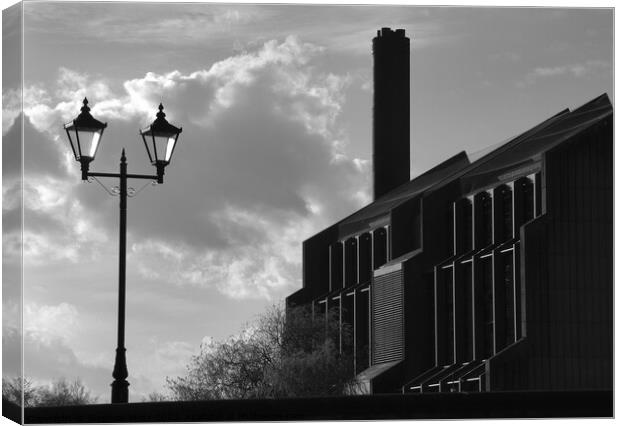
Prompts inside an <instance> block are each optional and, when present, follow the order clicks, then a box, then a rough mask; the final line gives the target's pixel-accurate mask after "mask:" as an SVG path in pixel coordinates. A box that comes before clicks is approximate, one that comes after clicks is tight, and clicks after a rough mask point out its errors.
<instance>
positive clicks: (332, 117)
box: [24, 37, 369, 299]
mask: <svg viewBox="0 0 620 426" xmlns="http://www.w3.org/2000/svg"><path fill="white" fill-rule="evenodd" d="M323 52H324V49H323V48H322V47H320V46H316V45H313V44H310V43H304V42H302V41H300V40H299V39H298V38H296V37H288V38H286V39H285V40H284V41H283V42H277V41H275V40H272V41H268V42H266V43H265V44H264V45H263V46H262V47H261V48H259V49H257V50H256V51H254V52H246V53H243V54H239V55H236V56H233V57H230V58H227V59H224V60H222V61H220V62H217V63H215V64H213V65H212V66H211V67H210V68H209V69H208V70H199V71H195V72H192V73H188V74H183V73H181V72H179V71H171V72H169V73H166V74H156V73H147V74H146V75H145V76H144V77H142V78H135V79H132V80H129V81H126V82H125V83H124V84H123V86H122V90H119V89H118V88H112V87H110V86H109V85H108V84H107V83H106V82H105V81H103V80H98V79H96V78H93V77H91V76H88V75H86V74H79V73H76V72H75V71H72V70H68V69H64V68H62V69H60V71H59V75H58V79H57V85H56V87H55V88H49V89H42V88H39V87H31V88H28V89H27V93H28V96H25V113H26V116H27V117H28V118H29V120H30V122H32V124H33V125H34V127H35V128H36V130H37V131H40V132H43V133H45V134H47V135H50V136H51V137H52V139H55V140H56V141H58V139H59V138H61V135H59V134H58V130H59V126H58V122H59V121H61V119H64V120H65V121H66V120H68V119H69V118H70V117H71V114H75V111H77V110H78V109H79V102H80V101H81V99H82V98H83V97H85V96H87V97H88V98H89V100H90V101H91V102H90V104H91V106H92V113H93V115H95V116H96V117H98V118H99V119H102V120H110V122H112V121H114V120H121V119H122V121H121V122H128V121H130V120H131V121H136V120H145V119H147V117H148V116H149V115H152V111H153V105H156V104H157V103H158V102H159V100H161V99H164V100H165V105H166V111H167V112H168V113H169V117H168V118H170V120H171V121H172V122H174V123H182V124H184V125H185V127H184V133H183V134H182V141H181V142H180V143H181V144H183V145H180V149H179V150H178V152H177V156H178V159H177V158H175V160H174V161H175V164H174V167H183V168H184V169H186V170H193V171H195V172H194V174H193V175H191V176H186V179H184V180H182V181H178V180H177V181H175V180H174V179H171V180H170V183H169V184H168V185H170V186H174V185H181V184H182V185H183V187H182V190H181V191H179V190H176V191H174V193H173V194H171V195H172V197H173V199H171V200H170V207H169V208H168V209H164V210H161V209H158V210H157V211H152V210H150V211H149V213H148V214H146V211H145V212H144V213H143V212H142V210H141V209H143V207H141V206H142V205H143V204H142V203H138V204H136V208H137V209H138V210H137V211H136V213H135V214H136V216H137V217H146V218H148V219H147V220H146V221H144V220H141V221H138V222H137V223H136V225H133V226H132V228H131V230H132V232H135V233H136V235H142V237H141V238H137V239H136V241H138V242H137V243H136V244H134V245H133V255H134V256H136V257H137V258H138V259H139V262H138V265H139V266H138V270H139V271H140V272H141V274H142V276H143V277H145V278H149V279H163V280H166V281H169V282H174V283H176V284H178V285H191V286H199V287H200V286H204V287H209V288H217V289H218V290H219V291H220V292H221V293H222V294H225V295H226V296H229V297H233V298H246V297H251V298H254V297H260V298H267V299H269V298H272V297H274V296H276V295H277V296H278V297H280V296H282V295H284V294H285V293H286V291H290V290H291V289H294V288H296V287H298V286H299V285H300V278H299V277H300V275H301V273H300V272H301V263H300V262H301V242H302V241H303V240H304V239H305V238H307V237H309V236H310V235H312V233H314V232H316V231H318V230H319V229H321V227H323V226H325V224H326V223H327V221H329V220H334V219H337V218H339V217H342V216H344V215H345V214H347V213H349V212H350V211H353V210H354V209H355V208H358V207H360V206H361V204H363V203H364V202H367V201H368V200H369V196H368V193H369V191H368V188H369V182H368V181H367V179H366V177H365V174H367V173H368V161H367V160H361V159H349V158H348V157H347V156H346V155H345V154H344V152H343V151H342V147H343V146H346V143H347V141H346V140H347V135H346V133H344V132H343V130H342V128H341V126H340V125H339V121H338V120H339V114H340V111H341V109H342V105H343V103H344V101H345V97H344V92H345V89H346V87H347V86H348V85H349V84H350V81H351V78H350V77H349V76H347V75H336V74H333V73H328V74H322V73H320V72H317V71H316V69H315V68H314V67H313V60H314V58H317V57H320V55H322V54H323ZM35 99H37V100H38V102H35ZM202 138H207V140H211V141H213V142H211V143H210V144H209V145H205V144H204V142H202V141H201V139H202ZM171 167H172V166H171ZM73 168H76V167H75V165H73ZM188 177H189V178H190V179H187V178H188ZM63 178H64V177H63ZM72 178H73V177H72ZM181 179H183V177H181ZM76 181H77V179H76ZM202 182H208V183H209V186H207V187H205V186H203V184H202ZM56 188H58V189H56ZM66 189H67V188H66V185H65V186H63V185H61V184H60V183H59V182H55V181H54V180H49V179H47V180H46V179H44V178H41V179H39V178H37V177H36V176H34V177H33V178H32V179H29V180H27V184H26V187H25V191H26V193H27V194H28V197H26V199H27V200H28V201H27V204H26V209H27V211H28V212H32V214H33V215H36V214H39V215H45V216H47V217H49V218H51V219H53V220H54V221H55V222H54V226H55V227H56V228H58V229H60V228H62V229H63V235H65V233H64V232H65V231H66V237H60V235H61V233H60V232H58V233H55V232H51V231H49V230H48V231H42V232H39V233H35V232H31V231H30V230H28V228H27V232H26V234H25V239H24V242H25V245H24V249H25V254H26V259H30V260H31V261H34V260H36V259H41V260H42V261H45V259H50V258H51V259H63V258H64V259H67V260H69V261H72V262H73V261H76V259H77V258H78V257H79V256H83V255H84V253H83V252H82V251H81V249H83V248H85V247H86V245H87V244H88V247H91V246H94V247H97V244H99V245H100V244H103V243H104V242H106V241H107V239H106V235H107V233H106V232H105V231H104V230H102V231H99V232H97V231H96V229H98V228H97V227H98V226H99V227H100V225H101V224H95V223H91V222H87V220H88V219H87V218H89V217H91V215H90V214H89V212H90V211H91V210H92V209H93V208H94V206H93V205H89V203H88V202H87V203H86V204H84V203H82V202H80V201H77V200H76V198H75V193H74V191H70V192H67V191H66ZM352 189H353V190H352ZM188 193H192V194H195V196H194V197H188V196H187V195H186V194H188ZM201 194H205V195H206V198H203V197H201ZM173 206H174V207H175V208H174V209H172V207H173ZM222 206H223V207H222ZM132 209H133V207H132ZM132 211H133V210H132ZM319 212H320V213H321V214H320V216H319ZM145 214H146V215H145ZM171 215H173V216H174V217H175V219H173V220H171V219H170V217H171ZM33 217H34V216H33ZM111 223H113V222H111ZM158 230H163V232H164V234H160V233H158ZM147 235H148V238H146V239H145V238H144V237H145V236H147ZM201 235H202V238H201ZM82 243H83V244H82ZM48 247H49V250H47V249H46V248H48Z"/></svg>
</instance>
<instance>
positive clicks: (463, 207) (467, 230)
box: [454, 198, 473, 254]
mask: <svg viewBox="0 0 620 426" xmlns="http://www.w3.org/2000/svg"><path fill="white" fill-rule="evenodd" d="M472 204H473V203H472V200H471V199H470V198H462V199H460V200H459V201H457V202H456V203H454V211H455V227H454V230H455V233H456V254H462V253H467V252H468V251H471V249H472V247H473V246H472V243H473V223H472Z"/></svg>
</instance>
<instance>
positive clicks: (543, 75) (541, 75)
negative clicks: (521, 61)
mask: <svg viewBox="0 0 620 426" xmlns="http://www.w3.org/2000/svg"><path fill="white" fill-rule="evenodd" d="M610 71H611V65H610V64H609V63H608V62H606V61H599V60H589V61H586V62H583V63H575V64H571V65H562V66H556V67H537V68H534V69H533V70H532V71H530V72H529V73H527V75H526V76H525V79H524V80H523V81H521V82H519V86H521V87H525V86H528V85H533V84H536V82H538V81H539V80H541V79H547V78H553V77H560V76H571V77H573V78H589V77H591V76H595V75H598V74H601V73H608V72H610Z"/></svg>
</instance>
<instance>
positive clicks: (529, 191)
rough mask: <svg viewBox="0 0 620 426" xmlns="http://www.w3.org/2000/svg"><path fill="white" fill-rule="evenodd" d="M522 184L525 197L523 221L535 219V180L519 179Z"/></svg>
mask: <svg viewBox="0 0 620 426" xmlns="http://www.w3.org/2000/svg"><path fill="white" fill-rule="evenodd" d="M519 181H520V182H519V184H520V185H521V192H522V194H523V195H522V197H523V204H522V208H523V213H522V215H523V223H525V222H528V221H530V220H532V219H534V217H535V215H536V213H535V201H534V182H532V180H531V179H530V178H523V179H519Z"/></svg>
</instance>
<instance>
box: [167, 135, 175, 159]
mask: <svg viewBox="0 0 620 426" xmlns="http://www.w3.org/2000/svg"><path fill="white" fill-rule="evenodd" d="M176 139H177V138H175V137H174V136H171V137H169V138H168V144H167V145H166V158H165V160H166V161H168V162H170V157H171V156H172V150H173V149H174V144H175V142H176Z"/></svg>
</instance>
